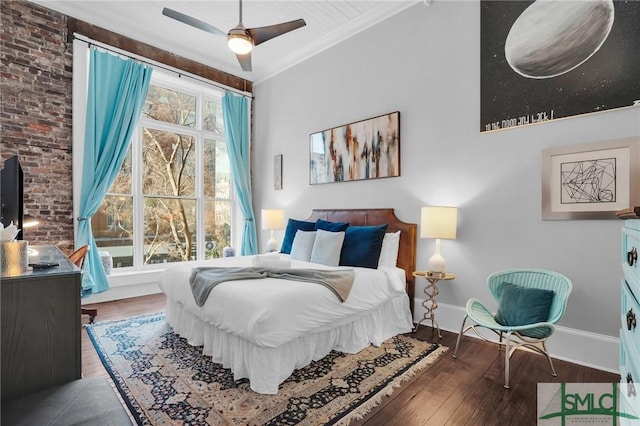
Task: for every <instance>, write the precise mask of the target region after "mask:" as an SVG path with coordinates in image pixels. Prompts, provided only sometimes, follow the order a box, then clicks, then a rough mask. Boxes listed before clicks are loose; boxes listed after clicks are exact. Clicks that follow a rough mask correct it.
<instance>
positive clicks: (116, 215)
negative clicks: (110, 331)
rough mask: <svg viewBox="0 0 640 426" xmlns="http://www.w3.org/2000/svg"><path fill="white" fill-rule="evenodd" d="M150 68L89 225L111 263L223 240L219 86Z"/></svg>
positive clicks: (141, 261)
mask: <svg viewBox="0 0 640 426" xmlns="http://www.w3.org/2000/svg"><path fill="white" fill-rule="evenodd" d="M184 80H185V79H184V78H180V77H178V76H175V75H168V74H164V73H162V72H161V71H158V70H155V71H154V75H153V77H152V81H151V86H150V87H149V92H148V94H147V99H146V101H145V105H144V108H143V112H142V117H141V119H140V122H139V124H138V128H137V131H136V132H135V136H134V137H133V139H132V142H131V146H130V149H129V152H128V154H127V157H126V159H125V161H124V163H123V165H122V168H121V170H120V172H119V174H118V176H117V178H116V180H115V182H114V183H113V185H112V186H111V188H110V190H109V192H108V194H107V196H106V197H105V200H104V202H103V204H102V206H101V208H100V209H99V211H98V212H97V213H96V214H95V215H94V216H93V218H92V221H91V226H92V229H93V234H94V237H95V239H96V243H97V245H98V248H99V250H100V251H108V252H109V253H110V254H111V256H112V257H113V264H114V267H115V268H125V267H133V268H134V269H141V268H144V267H145V265H150V264H157V263H166V262H181V261H186V260H203V259H211V258H216V257H221V256H222V249H223V248H224V247H225V246H227V245H231V244H230V243H231V220H232V206H233V203H234V200H233V199H232V195H233V193H232V190H231V185H232V182H231V175H230V165H229V155H228V153H227V146H226V140H225V135H224V122H223V117H222V103H221V99H222V95H223V92H222V91H220V90H218V89H215V88H213V87H210V86H208V85H205V84H202V83H196V82H191V81H189V82H186V81H184Z"/></svg>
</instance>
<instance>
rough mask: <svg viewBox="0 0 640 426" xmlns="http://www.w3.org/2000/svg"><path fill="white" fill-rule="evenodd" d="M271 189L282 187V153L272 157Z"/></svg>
mask: <svg viewBox="0 0 640 426" xmlns="http://www.w3.org/2000/svg"><path fill="white" fill-rule="evenodd" d="M273 189H275V190H276V191H278V190H280V189H282V154H279V155H276V156H274V157H273Z"/></svg>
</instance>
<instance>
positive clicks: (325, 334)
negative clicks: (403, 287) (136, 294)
mask: <svg viewBox="0 0 640 426" xmlns="http://www.w3.org/2000/svg"><path fill="white" fill-rule="evenodd" d="M166 316H167V322H168V323H169V325H171V327H173V329H174V331H175V332H176V333H177V334H178V335H180V336H181V337H184V338H185V339H187V341H188V342H189V344H190V345H192V346H202V347H203V353H204V354H205V355H209V356H211V357H212V359H213V361H214V362H217V363H220V364H222V366H223V367H225V368H229V369H231V371H232V372H233V376H234V379H235V380H239V379H244V378H247V379H249V382H250V387H251V389H252V390H253V391H254V392H257V393H263V394H276V393H278V385H280V383H282V382H284V381H285V380H286V379H287V378H288V377H289V376H290V375H291V373H293V371H294V370H295V369H298V368H302V367H304V366H306V365H307V364H309V363H310V362H311V361H313V360H319V359H322V358H323V357H325V356H326V355H327V354H329V352H331V351H332V350H337V351H341V352H345V353H357V352H359V351H361V350H362V349H364V348H366V347H367V346H369V345H370V344H373V345H376V346H379V345H380V344H381V343H382V342H384V341H385V340H387V339H389V338H391V337H393V336H395V335H397V334H401V333H408V332H410V331H411V329H412V326H413V324H412V319H411V314H410V311H409V298H408V296H407V295H406V294H403V295H400V296H399V297H397V298H395V299H393V300H390V301H388V302H386V303H384V304H382V305H380V306H379V307H377V308H376V309H374V310H371V311H367V312H364V313H361V314H358V315H356V316H354V317H351V318H349V319H348V320H344V321H341V322H340V323H339V324H337V325H335V326H334V327H333V328H330V329H321V330H317V331H316V332H313V333H308V334H305V335H303V336H301V337H298V338H296V339H294V340H292V341H290V342H287V343H285V344H283V345H281V346H278V347H263V346H258V345H255V344H254V343H252V342H249V341H247V340H246V339H243V338H241V337H238V336H236V335H234V334H231V333H228V332H226V331H224V330H221V329H219V328H217V327H215V326H213V325H211V324H208V323H206V322H204V321H202V320H201V319H199V318H198V317H197V316H196V315H194V314H193V313H191V312H189V311H188V310H186V309H184V306H183V305H182V304H181V303H180V302H177V301H173V300H171V299H167V307H166Z"/></svg>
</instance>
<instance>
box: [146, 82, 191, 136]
mask: <svg viewBox="0 0 640 426" xmlns="http://www.w3.org/2000/svg"><path fill="white" fill-rule="evenodd" d="M142 114H143V116H144V117H148V118H152V119H154V120H158V121H164V122H166V123H171V124H179V125H181V126H187V127H195V126H196V97H195V96H192V95H188V94H186V93H181V92H178V91H176V90H171V89H165V88H164V87H160V86H154V85H151V86H149V91H148V92H147V99H146V100H145V103H144V108H143V109H142Z"/></svg>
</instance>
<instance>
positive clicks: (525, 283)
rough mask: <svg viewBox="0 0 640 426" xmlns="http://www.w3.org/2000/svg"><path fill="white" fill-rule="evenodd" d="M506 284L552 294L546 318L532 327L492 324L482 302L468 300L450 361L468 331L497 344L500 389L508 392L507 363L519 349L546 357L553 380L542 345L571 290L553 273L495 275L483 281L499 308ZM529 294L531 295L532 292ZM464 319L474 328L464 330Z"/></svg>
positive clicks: (511, 271)
mask: <svg viewBox="0 0 640 426" xmlns="http://www.w3.org/2000/svg"><path fill="white" fill-rule="evenodd" d="M508 283H510V284H515V285H517V286H520V288H525V289H540V290H552V291H553V292H554V294H553V299H552V301H551V306H550V309H549V315H548V318H547V319H546V320H543V321H537V322H535V323H532V324H521V325H502V324H500V323H498V322H497V321H496V315H495V314H493V313H492V312H491V311H489V309H487V308H486V307H485V306H484V305H483V304H482V302H480V301H479V300H478V299H470V300H469V301H468V302H467V307H466V311H467V314H466V315H465V317H464V319H463V320H462V326H461V327H460V333H459V334H458V340H457V341H456V348H455V351H454V353H453V357H454V358H457V355H458V347H459V346H460V339H461V337H462V335H463V334H465V333H466V332H467V331H469V330H472V331H473V332H474V333H475V334H476V335H477V336H478V337H480V338H481V339H483V340H486V341H491V342H494V343H497V344H499V345H500V346H499V349H502V346H504V347H505V354H504V387H505V388H506V389H509V359H510V358H511V355H513V353H514V352H515V351H516V349H518V348H519V347H520V346H524V347H528V348H530V349H533V350H535V351H536V352H538V353H540V354H542V355H544V356H546V358H547V361H549V366H550V367H551V375H552V376H557V374H556V371H555V369H554V368H553V363H552V362H551V357H550V356H549V352H548V350H547V346H546V341H547V339H548V338H549V337H550V336H551V335H552V334H553V332H554V331H555V326H554V324H556V323H557V322H558V321H560V319H561V318H562V316H563V315H564V311H565V308H566V306H567V301H568V299H569V295H570V294H571V290H572V289H573V283H572V282H571V280H570V279H569V278H567V277H565V276H564V275H561V274H559V273H557V272H553V271H547V270H543V269H524V268H521V269H509V270H506V271H500V272H496V273H493V274H491V275H490V276H489V277H488V278H487V284H488V285H489V290H490V291H491V294H492V296H493V298H494V299H495V300H496V301H497V302H498V303H499V308H500V306H502V305H501V304H500V296H502V293H503V291H504V290H505V288H506V287H508V286H507V285H506V284H508ZM512 288H513V287H512ZM525 291H527V290H525ZM533 291H534V292H535V290H533ZM524 309H526V307H525V308H524ZM467 319H469V320H471V321H473V322H474V323H475V324H473V325H470V326H468V327H467V328H465V323H466V322H467ZM478 328H485V329H488V330H490V331H492V332H494V333H495V334H496V335H497V337H498V341H494V340H492V339H489V338H487V337H486V336H484V335H482V334H480V333H479V331H478Z"/></svg>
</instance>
